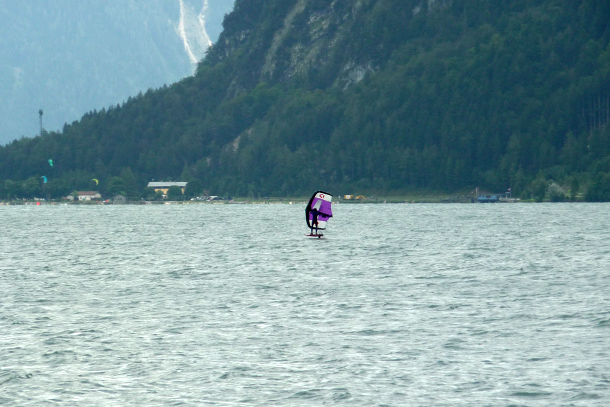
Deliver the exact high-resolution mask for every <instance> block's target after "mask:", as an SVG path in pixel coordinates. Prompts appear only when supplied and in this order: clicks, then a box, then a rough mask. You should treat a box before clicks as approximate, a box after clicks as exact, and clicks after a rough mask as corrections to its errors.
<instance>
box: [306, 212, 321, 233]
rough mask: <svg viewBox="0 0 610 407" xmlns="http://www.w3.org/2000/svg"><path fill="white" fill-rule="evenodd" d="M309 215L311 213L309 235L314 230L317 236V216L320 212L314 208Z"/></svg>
mask: <svg viewBox="0 0 610 407" xmlns="http://www.w3.org/2000/svg"><path fill="white" fill-rule="evenodd" d="M309 213H311V226H310V229H311V234H312V235H313V228H314V227H315V228H316V235H317V234H318V216H319V215H320V213H321V212H320V211H319V210H317V209H316V208H313V209H312V210H311V211H310V212H309Z"/></svg>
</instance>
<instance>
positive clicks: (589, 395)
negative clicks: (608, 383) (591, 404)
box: [571, 392, 602, 400]
mask: <svg viewBox="0 0 610 407" xmlns="http://www.w3.org/2000/svg"><path fill="white" fill-rule="evenodd" d="M601 398H602V396H600V395H599V394H595V393H585V392H580V393H578V394H576V395H574V396H572V397H571V399H572V400H599V399H601Z"/></svg>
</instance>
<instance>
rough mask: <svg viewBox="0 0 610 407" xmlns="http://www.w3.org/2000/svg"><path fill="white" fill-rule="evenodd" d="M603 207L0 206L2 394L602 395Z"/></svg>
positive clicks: (608, 364) (607, 310) (226, 400)
mask: <svg viewBox="0 0 610 407" xmlns="http://www.w3.org/2000/svg"><path fill="white" fill-rule="evenodd" d="M609 211H610V205H606V204H495V205H430V204H429V205H404V204H399V205H346V204H341V205H335V206H334V214H335V217H334V218H333V219H332V220H331V222H330V224H329V230H327V233H326V236H325V239H320V240H317V239H310V238H307V237H305V236H304V235H305V234H306V233H307V232H308V229H307V228H306V227H305V222H304V205H233V206H232V205H160V206H42V207H0V225H2V226H1V228H2V233H1V234H0V258H1V261H0V297H1V300H0V405H7V406H20V407H21V406H53V405H61V406H68V405H69V406H113V407H114V406H174V405H175V406H178V405H180V406H215V405H216V406H234V405H235V406H237V405H254V406H320V405H337V406H608V405H610V246H609V244H610V220H609V217H608V213H609Z"/></svg>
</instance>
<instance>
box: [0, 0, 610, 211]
mask: <svg viewBox="0 0 610 407" xmlns="http://www.w3.org/2000/svg"><path fill="white" fill-rule="evenodd" d="M609 22H610V2H607V1H605V0H581V1H576V0H519V1H510V2H505V1H500V0H468V1H467V0H436V1H432V0H428V1H425V0H350V1H348V0H237V1H236V2H235V8H234V11H233V12H232V13H231V14H229V15H227V16H226V17H225V20H224V23H223V26H224V31H223V33H222V34H221V36H220V38H219V40H218V42H217V44H215V45H214V46H213V47H212V48H211V49H210V50H209V51H208V53H207V56H206V58H205V59H204V60H203V61H202V62H201V63H200V64H199V67H198V69H197V73H196V75H195V76H193V77H190V78H187V79H185V80H182V81H180V82H178V83H176V84H174V85H172V86H169V87H164V88H162V89H158V90H155V91H149V92H147V93H146V94H140V95H137V96H134V97H133V98H130V99H129V100H128V101H127V102H126V103H124V104H122V105H120V106H119V105H117V106H110V107H109V108H107V109H103V110H102V111H99V112H91V113H89V114H87V115H85V116H84V117H83V118H82V119H81V120H80V121H78V122H75V123H72V124H70V125H66V126H65V127H64V129H63V131H62V132H60V133H50V134H44V135H43V136H42V137H36V138H33V139H22V140H19V141H16V142H13V143H11V144H9V145H7V146H5V147H2V148H1V149H0V180H2V181H0V186H2V187H3V190H2V192H1V193H2V196H3V197H16V196H24V197H27V196H34V195H37V196H40V195H41V194H45V195H46V196H49V197H60V196H62V195H65V194H67V193H69V192H70V191H72V190H75V189H90V188H93V186H94V185H92V179H93V178H96V179H98V180H99V181H100V185H99V186H97V188H98V189H100V190H101V191H102V192H103V193H105V194H114V193H117V192H124V193H126V194H128V195H130V196H134V197H136V196H140V195H141V194H146V193H147V191H146V190H144V187H145V185H146V183H147V182H148V181H150V180H151V179H155V180H175V181H178V180H179V181H189V188H188V190H187V193H188V194H199V193H201V191H203V190H204V189H205V190H209V191H211V192H212V193H213V194H215V195H232V196H260V195H266V196H268V195H276V196H278V195H279V196H281V195H289V194H290V195H293V194H303V193H305V192H308V191H311V190H312V189H316V188H323V189H328V190H333V191H335V192H336V193H337V194H340V193H355V192H362V193H365V192H374V193H377V194H384V193H402V192H406V191H413V190H437V191H447V192H449V191H456V190H461V189H464V188H474V187H475V186H479V187H481V188H486V189H489V190H497V191H504V190H506V189H508V188H511V190H512V191H513V195H515V194H516V195H518V196H523V197H534V198H536V199H538V200H542V199H545V198H546V199H553V200H560V199H567V198H569V197H570V196H571V197H572V198H574V197H576V195H577V194H578V193H582V194H584V195H585V196H586V197H587V199H589V200H610V129H609V127H608V125H607V124H608V121H609V119H610V46H609V40H610V25H609ZM48 159H53V162H54V163H55V165H54V166H53V167H50V165H49V163H48ZM42 176H46V177H47V178H48V183H46V184H43V183H42V182H43V181H41V177H42Z"/></svg>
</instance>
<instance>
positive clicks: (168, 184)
mask: <svg viewBox="0 0 610 407" xmlns="http://www.w3.org/2000/svg"><path fill="white" fill-rule="evenodd" d="M186 184H188V183H187V182H149V183H148V186H149V187H150V188H169V187H173V186H177V187H185V186H186Z"/></svg>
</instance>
